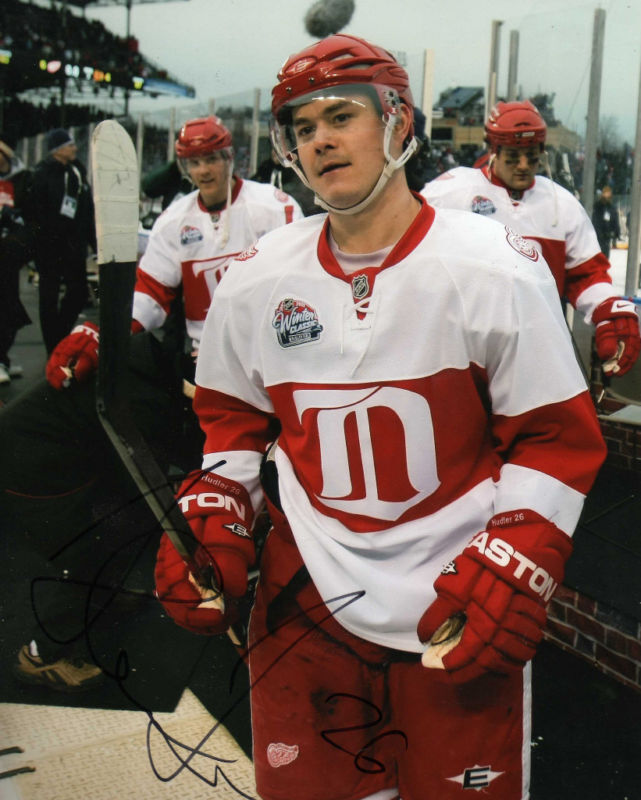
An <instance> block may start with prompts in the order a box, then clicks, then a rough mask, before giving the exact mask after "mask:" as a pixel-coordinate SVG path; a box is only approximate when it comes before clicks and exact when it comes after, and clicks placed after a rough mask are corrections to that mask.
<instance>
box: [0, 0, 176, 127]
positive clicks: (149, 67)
mask: <svg viewBox="0 0 641 800" xmlns="http://www.w3.org/2000/svg"><path fill="white" fill-rule="evenodd" d="M0 48H2V49H6V50H10V51H11V52H12V54H13V55H14V57H16V58H18V57H22V58H23V60H24V57H25V56H29V57H30V59H31V61H30V63H32V64H33V69H34V70H37V68H38V67H37V64H38V61H40V60H41V59H45V60H59V61H62V62H63V63H66V64H72V65H78V66H79V67H93V68H94V69H99V70H101V71H103V72H109V73H111V75H112V83H111V85H119V86H123V87H124V86H129V85H130V82H131V78H132V77H134V76H138V77H143V78H148V77H153V78H157V79H161V80H164V79H169V80H172V78H171V77H170V76H169V75H168V74H167V71H166V70H163V69H159V68H157V67H156V66H154V65H153V64H152V63H151V62H150V61H149V60H148V59H146V58H145V57H144V56H143V55H142V54H141V53H140V51H139V47H138V40H137V39H136V37H134V36H129V37H120V36H116V35H115V34H113V33H112V32H111V31H109V30H108V29H107V28H106V27H105V26H104V25H103V23H102V22H100V21H98V20H88V19H86V18H84V17H83V16H79V15H77V14H75V13H73V12H72V11H71V10H70V8H69V7H68V6H66V4H62V3H58V4H56V3H54V2H52V3H51V8H45V7H43V6H39V5H36V4H35V3H33V2H31V0H3V2H2V3H0ZM21 80H24V87H23V88H24V89H31V88H34V86H37V85H38V84H37V79H34V76H33V74H32V75H27V74H24V75H23V76H22V78H21ZM12 86H13V90H14V92H15V91H21V90H22V89H21V88H19V87H17V86H15V85H12ZM56 113H57V110H56V106H55V101H52V102H51V104H50V105H49V106H47V105H45V106H41V105H37V104H30V103H27V102H22V101H20V100H17V99H15V98H9V97H5V99H4V106H3V117H4V124H5V126H6V125H7V123H8V122H11V123H13V124H14V125H19V129H18V130H14V131H13V132H14V133H15V134H16V135H17V136H18V137H19V138H21V137H23V136H32V135H34V134H36V133H40V132H44V131H46V130H47V129H49V128H51V127H52V126H53V125H60V124H62V122H63V121H62V120H61V119H60V116H59V115H58V116H56ZM103 117H104V114H103V113H102V112H101V111H100V109H99V108H97V107H94V106H92V105H88V106H84V107H83V106H71V105H69V106H68V107H66V108H65V119H64V124H65V125H67V126H75V125H82V124H86V123H88V122H92V121H99V120H100V119H102V118H103Z"/></svg>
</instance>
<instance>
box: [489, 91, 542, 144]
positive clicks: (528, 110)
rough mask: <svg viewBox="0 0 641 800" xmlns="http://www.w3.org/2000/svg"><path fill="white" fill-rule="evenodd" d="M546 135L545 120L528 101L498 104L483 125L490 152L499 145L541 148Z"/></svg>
mask: <svg viewBox="0 0 641 800" xmlns="http://www.w3.org/2000/svg"><path fill="white" fill-rule="evenodd" d="M546 133H547V125H546V124H545V120H544V119H543V117H542V116H541V115H540V114H539V112H538V110H537V108H536V106H535V105H533V104H532V103H531V102H530V101H529V100H518V101H514V102H510V103H504V102H498V103H497V104H496V105H495V106H494V108H493V109H492V110H491V111H490V115H489V117H488V118H487V122H486V123H485V141H486V142H487V143H488V144H489V145H490V149H492V150H495V149H496V148H497V147H499V146H501V145H503V146H505V147H527V146H528V145H531V144H539V145H541V147H543V143H544V142H545V136H546Z"/></svg>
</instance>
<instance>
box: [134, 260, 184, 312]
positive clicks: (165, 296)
mask: <svg viewBox="0 0 641 800" xmlns="http://www.w3.org/2000/svg"><path fill="white" fill-rule="evenodd" d="M134 291H135V292H140V293H141V294H146V295H149V297H151V298H153V299H154V300H155V301H156V303H158V305H159V306H160V307H161V308H162V309H163V311H164V312H165V314H169V307H170V305H171V301H172V300H173V299H174V297H175V296H176V290H175V289H174V288H173V287H172V286H166V285H165V284H164V283H161V282H160V281H159V280H156V278H154V277H153V276H151V275H150V274H149V273H148V272H145V271H144V270H142V269H140V267H138V268H137V269H136V285H135V287H134Z"/></svg>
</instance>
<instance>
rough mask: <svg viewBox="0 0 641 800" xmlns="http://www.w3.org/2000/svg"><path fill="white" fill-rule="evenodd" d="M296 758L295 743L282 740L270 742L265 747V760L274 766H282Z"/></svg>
mask: <svg viewBox="0 0 641 800" xmlns="http://www.w3.org/2000/svg"><path fill="white" fill-rule="evenodd" d="M297 758H298V745H297V744H283V742H272V743H271V744H270V745H269V747H268V748H267V760H268V761H269V765H270V766H271V767H274V768H278V767H284V766H286V765H287V764H291V763H292V761H295V760H296V759H297Z"/></svg>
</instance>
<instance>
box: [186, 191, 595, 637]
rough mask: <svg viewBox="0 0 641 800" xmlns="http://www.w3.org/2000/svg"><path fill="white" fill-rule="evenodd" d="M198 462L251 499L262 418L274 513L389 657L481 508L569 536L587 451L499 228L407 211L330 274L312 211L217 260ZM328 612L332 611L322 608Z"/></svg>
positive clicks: (588, 430) (558, 348)
mask: <svg viewBox="0 0 641 800" xmlns="http://www.w3.org/2000/svg"><path fill="white" fill-rule="evenodd" d="M196 383H197V389H196V397H195V400H194V408H195V410H196V412H197V414H198V416H199V420H200V424H201V427H202V428H203V430H204V432H205V434H206V444H205V455H204V460H203V467H204V468H209V467H211V466H212V465H214V464H215V463H218V462H220V461H223V460H224V462H225V463H224V465H223V466H222V467H219V468H218V469H217V472H218V473H220V474H222V475H225V476H227V477H230V478H233V479H234V480H237V481H239V482H242V483H243V484H244V485H245V487H246V488H247V489H248V491H249V492H250V495H251V496H252V499H253V501H254V503H255V504H256V505H258V504H259V502H260V487H259V483H258V469H259V463H260V459H261V454H262V452H264V448H265V446H266V443H267V442H268V440H269V435H270V434H269V428H270V421H273V416H276V417H277V418H278V420H279V421H280V423H281V426H282V432H281V434H280V437H279V439H278V447H277V449H276V464H277V467H278V475H279V490H280V498H281V502H282V506H283V510H284V512H285V514H286V515H287V518H288V521H289V524H290V526H291V528H292V531H293V535H294V538H295V540H296V544H297V546H298V548H299V550H300V553H301V555H302V557H303V559H304V561H305V563H306V565H307V567H308V570H309V572H310V574H311V576H312V578H313V580H314V583H315V585H316V587H317V588H318V590H319V592H320V594H321V596H322V597H323V599H324V600H325V601H326V602H327V603H328V605H329V606H330V608H331V607H332V606H331V603H330V602H329V601H331V599H332V598H337V597H340V596H343V595H345V594H346V593H350V592H361V591H364V595H363V596H362V597H361V598H360V599H359V600H358V601H357V602H353V603H351V604H349V605H348V606H347V607H346V608H344V609H343V610H342V611H340V612H338V613H337V614H336V617H337V619H338V620H339V621H340V622H341V624H342V625H344V627H345V628H347V629H348V630H349V631H351V632H352V633H354V634H356V635H357V636H360V637H362V638H364V639H367V640H370V641H373V642H376V643H379V644H382V645H386V646H390V647H394V648H398V649H404V650H408V651H414V652H420V651H421V650H422V649H423V648H422V646H421V644H420V642H419V640H418V637H417V635H416V625H417V623H418V620H419V618H420V616H421V615H422V614H423V612H424V611H425V609H426V608H427V607H428V606H429V605H430V603H431V602H432V601H433V600H434V598H435V594H434V590H433V586H432V585H433V583H434V580H435V579H436V578H437V576H438V574H439V573H440V571H441V569H442V567H443V566H444V565H445V564H447V563H448V562H449V561H450V560H451V559H452V558H454V557H455V556H456V555H457V554H459V553H460V552H461V550H462V549H463V548H464V546H465V545H466V544H467V543H468V542H469V540H470V539H471V538H472V536H474V535H475V534H476V533H477V532H478V531H481V530H483V529H484V528H485V526H486V524H487V522H488V520H489V519H490V518H491V517H492V516H493V515H494V514H495V513H498V512H500V511H510V510H514V509H519V508H530V509H533V510H534V511H537V512H538V513H539V514H541V515H543V516H544V517H546V518H548V519H550V520H552V521H553V522H554V523H555V524H556V525H557V526H559V528H561V529H562V530H563V531H565V532H566V533H567V534H568V535H571V534H572V533H573V531H574V528H575V526H576V523H577V521H578V518H579V514H580V512H581V508H582V505H583V502H584V499H585V494H586V492H587V491H588V489H589V488H590V486H591V484H592V482H593V480H594V477H595V475H596V472H597V470H598V468H599V466H600V464H601V462H602V460H603V457H604V445H603V441H602V438H601V434H600V430H599V426H598V422H597V419H596V415H595V412H594V408H593V405H592V401H591V399H590V396H589V394H588V392H587V389H586V385H585V382H584V379H583V377H582V375H581V372H580V371H579V367H578V365H577V361H576V358H575V356H574V353H573V351H572V346H571V343H570V339H569V334H568V330H567V326H566V324H565V321H564V319H563V316H562V313H561V307H560V303H559V302H558V295H557V294H556V287H555V284H554V281H553V279H552V275H551V273H550V270H549V269H548V267H547V265H546V264H545V261H544V260H543V258H542V257H541V256H540V254H539V252H538V250H537V249H536V248H534V247H533V246H532V245H531V243H529V242H526V241H524V240H523V239H521V237H519V236H518V235H516V234H514V233H513V232H511V231H509V230H508V229H507V228H505V227H504V226H503V225H500V224H498V223H494V222H489V221H488V220H486V219H482V218H480V217H475V216H473V215H471V214H468V213H463V212H461V211H455V210H445V209H443V210H438V209H437V210H436V211H435V210H434V209H432V208H431V207H430V206H428V205H427V204H425V203H424V204H423V206H422V208H421V211H420V213H419V215H418V216H417V218H416V219H415V221H414V222H413V223H412V225H411V226H410V228H409V229H408V231H407V232H406V233H405V235H404V236H403V237H402V239H401V240H400V241H399V242H398V243H397V244H396V246H395V247H394V248H393V249H392V251H391V252H390V254H389V255H388V256H387V258H386V259H385V261H384V262H383V264H382V265H381V266H379V267H369V268H364V269H362V270H359V271H357V272H356V273H354V274H352V275H349V276H346V275H345V273H344V272H343V270H342V269H341V267H340V266H339V264H338V263H337V261H336V259H335V257H334V255H333V253H332V251H331V247H330V244H329V242H328V229H327V222H326V216H325V215H316V216H314V217H308V218H306V219H305V220H303V221H301V222H298V223H295V224H294V225H289V226H287V228H284V229H281V230H277V231H273V232H272V233H270V234H268V235H267V236H265V237H263V238H262V239H261V240H259V241H258V243H257V244H256V246H255V248H252V250H250V251H248V252H247V253H245V254H243V256H241V258H240V259H238V260H236V261H234V262H233V263H232V265H231V267H230V269H229V271H228V273H227V275H226V277H225V280H224V281H223V283H222V284H221V286H220V287H219V289H218V291H217V292H216V295H215V297H214V300H213V303H212V307H211V309H210V313H209V314H208V316H207V320H206V322H205V328H204V331H203V339H202V342H201V349H200V353H199V357H198V364H197V370H196ZM335 605H336V604H334V606H335Z"/></svg>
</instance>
